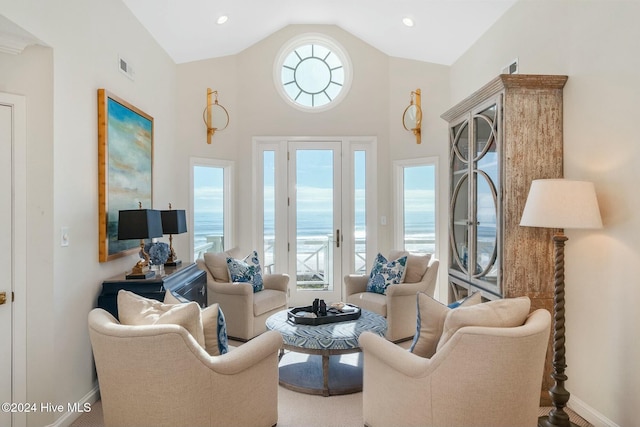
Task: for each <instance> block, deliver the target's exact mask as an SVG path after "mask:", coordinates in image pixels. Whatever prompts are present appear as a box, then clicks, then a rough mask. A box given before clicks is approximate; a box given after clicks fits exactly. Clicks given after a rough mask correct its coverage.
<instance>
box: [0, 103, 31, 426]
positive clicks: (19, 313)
mask: <svg viewBox="0 0 640 427" xmlns="http://www.w3.org/2000/svg"><path fill="white" fill-rule="evenodd" d="M0 104H2V105H6V106H8V107H10V108H11V109H12V113H13V114H12V116H13V123H12V132H13V138H12V150H11V151H12V153H11V154H12V160H11V163H12V179H13V188H12V191H13V195H12V199H13V200H12V205H13V213H12V214H13V218H12V226H13V236H12V240H13V241H12V260H13V263H12V264H13V265H12V266H11V268H12V270H13V272H12V273H13V280H12V282H13V283H12V292H13V295H12V298H11V299H10V301H9V302H10V303H11V304H12V307H11V308H12V317H13V319H12V320H13V322H12V331H11V335H12V355H11V358H12V360H11V379H12V381H11V394H12V399H13V402H26V401H27V366H26V365H27V298H26V296H27V295H26V294H27V292H26V291H27V219H26V216H27V196H26V194H27V107H26V105H27V101H26V97H25V96H23V95H15V94H9V93H4V92H0ZM11 422H12V426H13V427H23V426H26V422H27V417H26V413H24V412H22V413H13V414H12V420H11Z"/></svg>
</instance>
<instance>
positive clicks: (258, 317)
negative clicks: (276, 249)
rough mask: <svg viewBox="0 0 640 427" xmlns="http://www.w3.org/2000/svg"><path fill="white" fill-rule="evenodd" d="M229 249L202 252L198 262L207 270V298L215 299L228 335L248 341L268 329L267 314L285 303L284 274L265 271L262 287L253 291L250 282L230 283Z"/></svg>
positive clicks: (287, 282)
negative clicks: (224, 320) (201, 257)
mask: <svg viewBox="0 0 640 427" xmlns="http://www.w3.org/2000/svg"><path fill="white" fill-rule="evenodd" d="M227 256H229V254H228V253H226V252H222V253H208V252H207V253H205V254H204V259H198V260H197V261H196V262H197V265H198V267H199V268H200V269H202V270H204V271H205V272H206V273H207V300H208V303H209V304H213V303H218V304H220V308H221V309H222V312H223V313H224V316H225V319H226V322H227V334H228V335H229V337H230V338H234V339H237V340H240V341H247V340H250V339H251V338H253V337H255V336H257V335H259V334H261V333H263V332H264V331H266V330H267V328H266V326H265V322H266V320H267V317H269V316H271V315H272V314H274V313H277V312H278V311H280V310H284V309H286V308H287V305H288V298H287V286H288V284H289V276H288V275H287V274H280V273H274V274H264V275H263V276H262V279H263V283H264V289H263V290H261V291H259V292H254V291H253V287H252V285H251V284H250V283H241V282H236V283H232V282H231V279H230V278H229V271H228V269H227Z"/></svg>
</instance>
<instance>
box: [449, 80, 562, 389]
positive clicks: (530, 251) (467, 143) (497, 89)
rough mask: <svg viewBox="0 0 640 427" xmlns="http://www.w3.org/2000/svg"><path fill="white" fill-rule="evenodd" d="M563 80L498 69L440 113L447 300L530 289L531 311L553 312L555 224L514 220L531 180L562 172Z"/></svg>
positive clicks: (517, 293)
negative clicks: (445, 163) (445, 135)
mask: <svg viewBox="0 0 640 427" xmlns="http://www.w3.org/2000/svg"><path fill="white" fill-rule="evenodd" d="M566 81H567V77H566V76H549V75H518V74H512V75H500V76H498V77H497V78H495V79H493V80H492V81H491V82H489V83H488V84H487V85H485V86H484V87H482V88H481V89H479V90H478V91H477V92H475V93H474V94H472V95H471V96H469V97H468V98H466V99H465V100H463V101H462V102H460V103H459V104H458V105H456V106H455V107H453V108H451V109H450V110H448V111H447V112H445V113H444V114H443V115H442V118H443V119H445V120H446V121H447V122H449V146H450V157H449V160H450V175H449V179H450V193H449V196H450V197H449V203H450V206H449V212H450V214H449V215H450V217H449V284H450V298H451V299H454V298H455V299H457V298H459V297H460V296H462V295H464V294H467V293H468V292H470V291H479V292H481V293H482V295H483V296H484V297H485V298H487V299H498V298H511V297H518V296H523V295H528V296H529V297H530V298H531V301H532V309H536V308H546V309H548V310H549V311H551V312H553V292H554V289H553V283H554V282H553V274H554V273H553V245H552V240H551V236H552V234H553V230H549V229H541V228H532V227H520V225H519V223H520V217H521V215H522V211H523V209H524V205H525V202H526V199H527V195H528V193H529V187H530V185H531V181H532V180H534V179H539V178H559V177H562V163H563V161H562V90H563V87H564V85H565V83H566ZM550 355H551V349H550V350H549V354H548V356H547V367H546V368H545V372H546V373H545V378H544V380H543V393H542V394H541V397H542V401H543V402H545V401H548V400H549V399H548V395H547V394H546V390H548V387H549V385H550V384H551V380H550V379H549V375H548V373H549V372H550V371H551V369H550V366H551V365H550V360H551V357H550Z"/></svg>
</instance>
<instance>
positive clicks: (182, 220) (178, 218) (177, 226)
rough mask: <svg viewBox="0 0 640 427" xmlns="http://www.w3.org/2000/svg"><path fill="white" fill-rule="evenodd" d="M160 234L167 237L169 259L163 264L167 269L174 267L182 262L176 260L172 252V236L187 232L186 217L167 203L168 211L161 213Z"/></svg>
mask: <svg viewBox="0 0 640 427" xmlns="http://www.w3.org/2000/svg"><path fill="white" fill-rule="evenodd" d="M161 216H162V232H163V233H164V234H168V235H169V258H167V262H165V263H164V265H165V266H167V267H176V266H178V265H180V264H182V261H180V260H179V259H176V251H174V250H173V235H174V234H182V233H186V232H187V215H186V214H185V211H184V210H182V209H178V210H172V209H171V203H169V210H168V211H161Z"/></svg>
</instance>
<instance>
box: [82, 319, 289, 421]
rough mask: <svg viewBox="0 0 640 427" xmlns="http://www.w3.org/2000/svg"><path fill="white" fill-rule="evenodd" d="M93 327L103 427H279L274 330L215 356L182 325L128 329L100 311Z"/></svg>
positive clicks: (278, 344)
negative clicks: (277, 425)
mask: <svg viewBox="0 0 640 427" xmlns="http://www.w3.org/2000/svg"><path fill="white" fill-rule="evenodd" d="M88 321H89V335H90V338H91V345H92V348H93V354H94V358H95V364H96V370H97V373H98V382H99V385H100V396H101V400H102V408H103V412H104V424H105V426H107V427H109V426H117V427H120V426H129V427H135V426H157V427H161V426H167V427H176V426H185V427H187V426H188V427H196V426H221V427H228V426H239V427H240V426H242V427H244V426H264V427H271V426H274V425H275V424H276V423H277V421H278V397H277V396H278V351H279V349H280V347H281V345H282V337H281V336H280V334H278V333H277V332H273V331H269V332H267V333H265V334H263V335H261V336H260V337H258V338H256V339H255V340H252V341H251V342H248V343H246V344H244V345H242V346H240V347H238V348H235V349H233V350H231V351H230V352H228V353H226V354H223V355H220V356H210V355H209V354H208V353H207V352H206V351H205V349H204V348H203V347H202V346H201V345H200V344H199V343H198V342H197V341H196V339H195V338H194V337H193V336H192V335H191V334H190V333H189V332H187V330H186V329H185V328H183V327H182V326H178V325H177V324H155V325H144V326H130V325H124V324H120V323H119V322H118V321H117V320H116V319H115V318H114V317H113V316H112V315H111V314H109V313H108V312H106V311H104V310H102V309H99V308H97V309H94V310H92V311H91V312H90V313H89V319H88Z"/></svg>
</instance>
